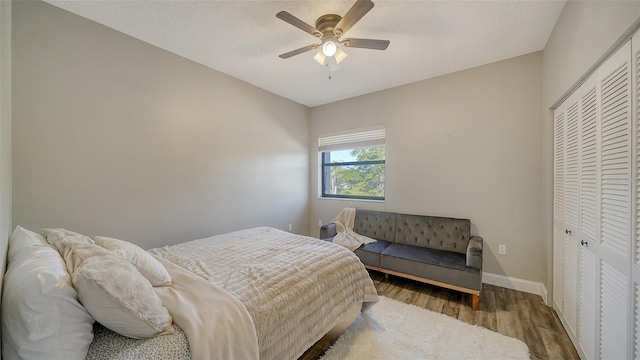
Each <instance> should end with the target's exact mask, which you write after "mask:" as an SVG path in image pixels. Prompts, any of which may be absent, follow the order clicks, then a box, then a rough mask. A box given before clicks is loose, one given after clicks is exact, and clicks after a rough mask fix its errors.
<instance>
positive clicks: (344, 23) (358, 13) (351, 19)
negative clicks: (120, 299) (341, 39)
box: [334, 0, 373, 36]
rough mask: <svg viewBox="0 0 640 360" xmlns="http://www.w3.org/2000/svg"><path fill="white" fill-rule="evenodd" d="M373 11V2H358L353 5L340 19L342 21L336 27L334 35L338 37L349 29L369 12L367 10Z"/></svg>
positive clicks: (369, 0) (366, 0)
mask: <svg viewBox="0 0 640 360" xmlns="http://www.w3.org/2000/svg"><path fill="white" fill-rule="evenodd" d="M371 9H373V2H372V1H371V0H358V1H356V3H355V4H353V6H352V7H351V9H349V11H347V13H346V14H344V16H343V17H342V20H340V22H339V23H338V24H337V25H336V27H335V30H334V33H335V34H336V36H340V35H342V34H344V33H346V32H347V31H349V29H351V27H352V26H353V25H354V24H355V23H357V22H358V21H360V19H362V17H363V16H364V15H365V14H366V13H368V12H369V10H371Z"/></svg>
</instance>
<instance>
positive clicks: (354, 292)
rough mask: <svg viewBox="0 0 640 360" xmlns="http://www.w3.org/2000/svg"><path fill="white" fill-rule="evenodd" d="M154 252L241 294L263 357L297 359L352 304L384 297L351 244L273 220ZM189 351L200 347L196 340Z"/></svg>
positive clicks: (371, 302)
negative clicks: (264, 225)
mask: <svg viewBox="0 0 640 360" xmlns="http://www.w3.org/2000/svg"><path fill="white" fill-rule="evenodd" d="M150 252H151V253H152V254H154V255H156V256H158V257H160V258H162V259H164V260H168V261H170V262H172V263H173V264H175V265H178V266H180V267H182V268H184V269H187V270H189V271H190V272H191V273H193V274H195V275H197V276H199V277H200V278H202V279H204V280H206V282H209V283H210V284H212V285H215V286H218V287H220V288H222V289H224V290H225V291H227V292H228V293H229V294H231V295H233V296H234V297H235V298H237V299H238V300H240V302H241V303H242V304H243V306H244V307H245V308H246V311H247V312H248V314H249V315H250V317H251V319H252V320H253V324H254V326H255V333H256V336H257V346H258V348H259V356H260V359H263V360H268V359H297V358H298V357H299V356H300V355H302V354H303V352H304V351H305V350H306V349H307V348H309V347H310V346H311V345H313V344H314V343H315V342H316V341H317V340H319V339H320V338H321V337H322V336H323V335H324V334H325V333H327V332H328V331H329V330H330V329H331V328H333V327H334V326H335V325H336V324H337V323H338V322H339V321H340V320H341V316H342V315H343V314H344V313H346V311H347V310H348V309H349V308H351V307H352V306H353V305H354V304H360V303H362V304H363V305H365V306H366V305H370V304H373V303H375V302H377V300H378V296H377V293H376V290H375V287H374V286H373V282H372V281H371V279H370V278H369V274H368V273H367V271H366V270H365V268H364V266H363V265H362V263H361V262H360V260H358V258H357V257H356V256H355V255H354V254H353V252H351V251H349V250H348V249H346V248H343V247H341V246H338V245H335V244H332V243H328V242H325V241H322V240H318V239H314V238H310V237H305V236H300V235H294V234H291V233H288V232H284V231H280V230H277V229H273V228H255V229H249V230H243V231H238V232H233V233H229V234H223V235H218V236H214V237H210V238H207V239H201V240H194V241H190V242H187V243H183V244H178V245H173V246H169V247H164V248H159V249H153V250H150ZM170 271H171V270H170ZM172 275H173V274H172ZM200 286H202V285H200ZM178 325H181V324H178ZM181 326H182V325H181ZM185 331H186V329H185ZM201 331H207V329H206V327H204V326H203V327H202V329H201ZM187 335H188V332H187ZM191 345H193V344H191ZM191 351H192V353H193V354H195V351H194V349H193V347H192V348H191ZM194 358H195V356H194Z"/></svg>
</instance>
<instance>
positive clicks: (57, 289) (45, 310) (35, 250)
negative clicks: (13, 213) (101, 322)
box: [0, 226, 94, 359]
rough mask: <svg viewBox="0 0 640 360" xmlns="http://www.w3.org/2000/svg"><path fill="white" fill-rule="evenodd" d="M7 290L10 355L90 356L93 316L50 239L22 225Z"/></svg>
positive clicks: (13, 243) (12, 244) (5, 338)
mask: <svg viewBox="0 0 640 360" xmlns="http://www.w3.org/2000/svg"><path fill="white" fill-rule="evenodd" d="M9 253H10V254H11V256H10V257H9V259H8V264H7V271H6V273H5V276H4V288H3V292H2V308H1V311H0V312H1V313H0V318H1V322H2V356H3V358H4V359H17V358H21V359H84V358H85V357H86V356H87V351H88V349H89V345H90V344H91V341H92V340H93V322H94V320H93V318H92V317H91V315H89V313H88V312H87V310H86V309H85V308H84V307H82V305H81V304H80V302H78V295H77V293H76V291H75V290H74V288H73V287H72V286H71V277H70V276H69V273H68V272H67V271H66V270H65V264H64V260H62V257H61V256H60V254H59V253H58V251H57V250H56V249H55V248H53V247H51V246H50V245H49V244H47V243H46V241H45V239H44V238H43V237H42V236H41V235H39V234H37V233H34V232H32V231H29V230H26V229H23V228H21V227H19V226H18V227H16V229H15V230H14V231H13V233H12V235H11V238H10V239H9Z"/></svg>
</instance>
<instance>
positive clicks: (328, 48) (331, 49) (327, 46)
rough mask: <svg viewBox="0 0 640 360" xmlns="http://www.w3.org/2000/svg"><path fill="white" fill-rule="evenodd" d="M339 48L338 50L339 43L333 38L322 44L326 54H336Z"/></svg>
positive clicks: (323, 51)
mask: <svg viewBox="0 0 640 360" xmlns="http://www.w3.org/2000/svg"><path fill="white" fill-rule="evenodd" d="M337 50H338V45H337V44H336V42H335V41H333V40H327V41H325V42H324V44H322V53H323V54H324V55H325V56H329V57H331V56H333V55H335V54H336V51H337Z"/></svg>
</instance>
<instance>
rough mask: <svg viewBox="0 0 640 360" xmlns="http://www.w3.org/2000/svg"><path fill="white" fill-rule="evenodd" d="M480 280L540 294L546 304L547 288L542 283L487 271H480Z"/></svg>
mask: <svg viewBox="0 0 640 360" xmlns="http://www.w3.org/2000/svg"><path fill="white" fill-rule="evenodd" d="M482 282H483V283H486V284H490V285H495V286H500V287H503V288H507V289H512V290H517V291H524V292H527V293H530V294H535V295H540V296H541V297H542V300H544V303H545V304H547V288H546V287H545V286H544V284H543V283H539V282H534V281H529V280H523V279H518V278H513V277H508V276H504V275H498V274H492V273H488V272H483V273H482Z"/></svg>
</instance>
